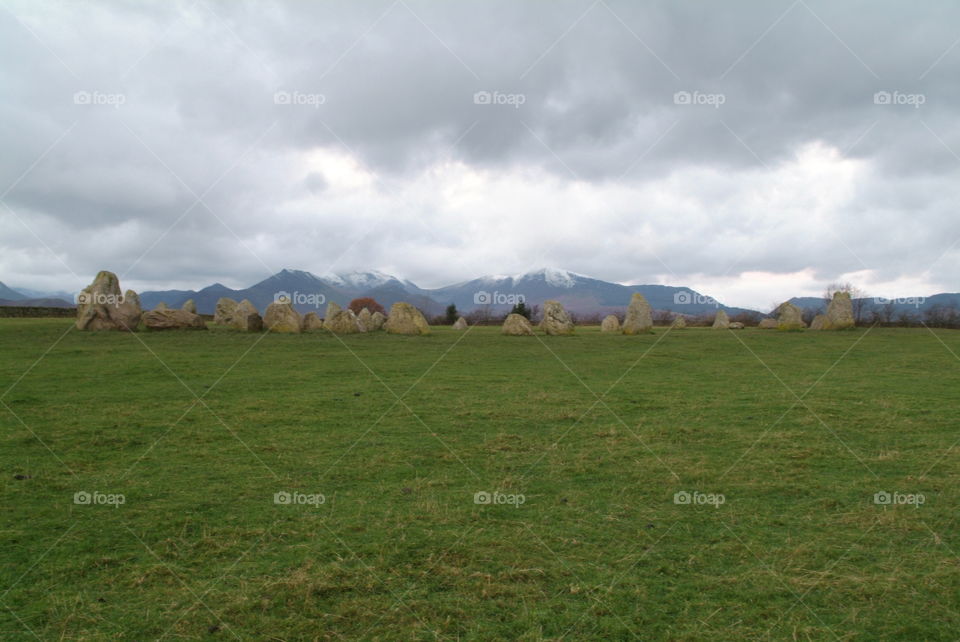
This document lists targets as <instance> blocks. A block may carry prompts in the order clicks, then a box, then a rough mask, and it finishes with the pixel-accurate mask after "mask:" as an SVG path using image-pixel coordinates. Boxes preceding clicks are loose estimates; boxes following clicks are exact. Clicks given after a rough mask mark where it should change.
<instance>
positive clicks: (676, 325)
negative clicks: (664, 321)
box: [670, 314, 687, 330]
mask: <svg viewBox="0 0 960 642" xmlns="http://www.w3.org/2000/svg"><path fill="white" fill-rule="evenodd" d="M670 327H671V328H673V329H675V330H683V329H684V328H685V327H687V318H686V317H685V316H683V315H682V314H678V315H677V317H676V318H675V319H674V320H673V323H671V324H670Z"/></svg>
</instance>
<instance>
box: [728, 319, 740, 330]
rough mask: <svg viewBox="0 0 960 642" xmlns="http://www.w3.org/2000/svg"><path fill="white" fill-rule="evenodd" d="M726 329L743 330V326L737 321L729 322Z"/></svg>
mask: <svg viewBox="0 0 960 642" xmlns="http://www.w3.org/2000/svg"><path fill="white" fill-rule="evenodd" d="M727 327H729V328H730V329H731V330H743V324H742V323H740V322H739V321H731V322H730V325H729V326H727Z"/></svg>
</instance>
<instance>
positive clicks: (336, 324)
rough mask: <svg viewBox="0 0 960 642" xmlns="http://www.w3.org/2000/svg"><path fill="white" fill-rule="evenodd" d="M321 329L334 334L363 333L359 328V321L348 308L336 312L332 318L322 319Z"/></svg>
mask: <svg viewBox="0 0 960 642" xmlns="http://www.w3.org/2000/svg"><path fill="white" fill-rule="evenodd" d="M323 327H324V329H326V330H329V331H330V332H333V333H334V334H356V333H358V332H364V330H362V329H361V328H360V320H359V319H357V315H356V314H354V313H353V310H350V309H349V308H348V309H346V310H338V311H337V312H334V314H333V316H332V317H327V318H326V319H324V320H323Z"/></svg>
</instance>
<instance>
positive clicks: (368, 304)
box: [347, 296, 387, 315]
mask: <svg viewBox="0 0 960 642" xmlns="http://www.w3.org/2000/svg"><path fill="white" fill-rule="evenodd" d="M347 307H348V308H350V309H351V310H353V313H354V314H360V310H362V309H364V308H367V309H368V310H370V313H371V314H373V313H374V312H379V313H380V314H383V315H385V314H386V313H387V311H386V310H384V309H383V306H382V305H380V304H379V303H377V300H376V299H373V298H371V297H368V296H363V297H360V298H359V299H354V300H353V301H351V302H350V305H348V306H347Z"/></svg>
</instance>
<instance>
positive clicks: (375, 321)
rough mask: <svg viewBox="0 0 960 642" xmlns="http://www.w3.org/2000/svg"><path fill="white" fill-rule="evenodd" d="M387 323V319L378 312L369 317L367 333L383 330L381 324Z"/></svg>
mask: <svg viewBox="0 0 960 642" xmlns="http://www.w3.org/2000/svg"><path fill="white" fill-rule="evenodd" d="M386 322H387V317H385V316H383V313H382V312H380V311H379V310H378V311H376V312H374V313H373V314H371V315H370V325H369V326H367V332H376V331H377V330H383V324H384V323H386Z"/></svg>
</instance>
